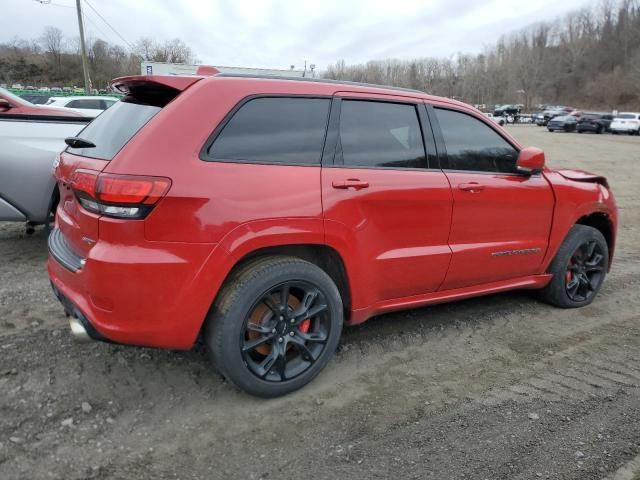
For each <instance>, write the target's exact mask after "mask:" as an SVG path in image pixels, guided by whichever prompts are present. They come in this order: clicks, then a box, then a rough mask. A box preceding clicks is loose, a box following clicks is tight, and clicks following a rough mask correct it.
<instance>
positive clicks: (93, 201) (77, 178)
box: [71, 170, 171, 219]
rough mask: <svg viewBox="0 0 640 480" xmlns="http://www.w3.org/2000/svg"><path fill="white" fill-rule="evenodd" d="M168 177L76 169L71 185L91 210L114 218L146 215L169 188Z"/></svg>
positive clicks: (77, 195)
mask: <svg viewBox="0 0 640 480" xmlns="http://www.w3.org/2000/svg"><path fill="white" fill-rule="evenodd" d="M170 186H171V180H170V179H168V178H164V177H145V176H137V175H116V174H111V173H99V172H96V171H92V170H76V171H75V172H74V174H73V177H72V178H71V188H72V189H73V191H74V192H75V194H76V197H77V198H78V201H79V202H80V204H81V205H82V206H83V207H84V208H85V209H86V210H89V211H90V212H94V213H98V214H100V215H105V216H108V217H114V218H136V219H139V218H144V217H146V216H147V215H148V214H149V212H151V210H152V209H153V207H154V206H155V205H156V203H158V201H159V200H160V199H161V198H162V197H163V196H164V195H165V194H166V193H167V192H168V191H169V187H170Z"/></svg>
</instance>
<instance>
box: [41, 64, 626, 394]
mask: <svg viewBox="0 0 640 480" xmlns="http://www.w3.org/2000/svg"><path fill="white" fill-rule="evenodd" d="M113 84H114V86H115V87H116V88H117V89H119V90H120V91H121V92H123V93H124V94H125V95H126V96H125V98H124V99H123V100H122V101H121V102H119V103H117V104H116V105H114V106H113V107H112V108H110V109H109V110H107V111H106V112H104V113H103V114H102V115H100V116H99V117H98V118H97V119H96V120H94V121H93V122H92V123H91V124H89V125H88V126H87V127H86V128H85V129H84V130H83V131H82V132H81V133H80V134H79V135H78V137H74V138H69V139H67V144H68V145H69V147H68V148H67V150H66V151H65V152H63V153H61V155H60V158H59V163H58V165H57V167H56V177H57V180H58V182H59V187H60V192H61V199H60V204H59V207H58V211H57V218H56V229H55V230H54V231H53V232H52V234H51V235H50V239H49V251H50V256H49V263H48V268H49V274H50V277H51V282H52V285H53V289H54V292H55V293H56V295H57V297H58V298H59V299H60V301H61V302H62V304H63V305H64V308H65V310H66V312H67V313H68V314H69V315H70V317H71V329H72V331H73V333H74V334H75V335H76V336H78V337H84V338H91V339H95V340H104V341H109V342H114V343H121V344H134V345H145V346H154V347H162V348H172V349H188V348H190V347H191V346H192V345H193V344H194V342H195V341H196V339H197V338H198V337H199V336H200V335H202V338H203V339H204V341H205V343H206V345H207V346H208V348H209V350H210V352H211V356H212V359H213V362H214V364H215V366H216V367H217V369H218V370H219V371H220V372H221V373H222V374H223V375H224V376H225V377H226V378H227V379H228V380H230V381H231V382H232V383H233V384H235V385H236V386H238V387H240V388H241V389H243V390H245V391H247V392H250V393H251V394H254V395H259V396H265V397H271V396H277V395H282V394H285V393H288V392H291V391H293V390H295V389H297V388H300V387H301V386H303V385H305V384H306V383H308V382H309V381H310V380H311V379H312V378H314V377H315V376H316V375H317V374H318V372H320V370H322V368H323V367H324V366H325V365H326V364H327V362H328V361H329V359H330V358H331V356H332V355H333V353H334V351H335V349H336V346H337V345H338V341H339V338H340V334H341V330H342V328H343V323H345V324H347V325H354V324H358V323H361V322H363V321H365V320H366V319H368V318H370V317H372V316H374V315H377V314H380V313H383V312H389V311H394V310H400V309H406V308H414V307H419V306H423V305H428V304H433V303H439V302H445V301H451V300H457V299H462V298H467V297H472V296H477V295H484V294H489V293H494V292H501V291H505V290H511V289H523V288H524V289H539V290H540V291H541V295H542V298H543V299H545V300H546V301H548V302H550V303H552V304H554V305H557V306H560V307H580V306H583V305H587V304H589V303H590V302H591V301H592V300H593V298H594V296H595V295H596V293H597V292H598V290H599V289H600V287H601V285H602V282H603V280H604V277H605V274H606V272H607V271H608V269H609V268H610V265H611V259H612V256H613V249H614V242H615V234H616V222H617V220H616V219H617V213H616V207H615V203H614V199H613V195H612V194H611V191H610V190H609V186H608V185H607V182H606V180H605V179H604V178H603V177H600V176H596V175H591V174H588V173H586V172H581V171H574V170H557V171H554V170H551V169H549V168H547V167H545V165H544V162H545V160H544V154H543V153H542V152H541V151H540V150H538V149H535V148H522V147H521V146H520V144H519V143H518V142H517V141H516V140H515V139H514V138H512V137H511V136H509V135H508V134H507V133H506V132H505V131H504V130H503V129H502V128H500V127H499V126H497V125H495V124H494V123H493V122H491V121H490V120H489V119H487V118H485V116H484V115H482V113H480V112H479V111H477V110H475V109H473V108H471V107H470V106H468V105H466V104H464V103H461V102H457V101H453V100H449V99H446V98H439V97H433V96H429V95H426V94H424V93H421V92H418V91H412V90H406V89H397V88H386V87H376V86H371V85H362V84H353V83H346V82H332V81H324V80H322V81H318V80H315V81H311V80H300V79H299V80H293V79H285V78H260V77H248V76H231V75H215V76H210V77H201V76H191V77H180V76H173V77H168V76H167V77H163V76H132V77H124V78H120V79H116V80H114V82H113Z"/></svg>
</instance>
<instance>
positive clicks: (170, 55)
mask: <svg viewBox="0 0 640 480" xmlns="http://www.w3.org/2000/svg"><path fill="white" fill-rule="evenodd" d="M86 43H87V56H88V59H89V76H90V78H91V82H92V85H93V87H94V88H105V87H106V86H107V85H108V83H109V81H110V80H111V79H113V78H116V77H120V76H123V75H134V74H138V73H140V62H141V61H143V60H150V61H156V62H174V63H189V62H193V61H194V55H193V52H192V51H191V49H190V48H189V47H188V46H187V45H186V44H185V43H184V42H183V41H182V40H180V39H174V40H169V41H166V42H157V41H155V40H153V39H151V38H141V39H140V40H138V42H136V43H135V44H134V46H133V47H134V48H133V51H131V50H127V49H125V48H124V47H122V46H120V45H115V44H111V43H109V42H106V41H104V40H102V39H99V38H98V39H91V38H89V39H87V42H86ZM0 83H6V84H7V85H11V84H12V83H21V84H22V85H24V86H26V85H33V86H36V87H38V86H41V85H46V86H74V85H78V86H83V85H84V80H83V76H82V62H81V59H80V41H79V38H78V37H72V38H68V37H65V36H64V34H63V32H62V31H61V30H60V29H59V28H56V27H46V28H45V29H44V31H43V32H42V35H41V36H40V37H38V38H35V39H30V40H25V39H20V38H14V39H12V40H11V41H9V42H7V43H0Z"/></svg>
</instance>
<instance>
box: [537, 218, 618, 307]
mask: <svg viewBox="0 0 640 480" xmlns="http://www.w3.org/2000/svg"><path fill="white" fill-rule="evenodd" d="M608 268H609V246H608V244H607V240H606V239H605V238H604V236H603V234H602V232H600V231H599V230H597V229H595V228H593V227H590V226H587V225H574V226H573V227H571V230H569V233H568V234H567V236H566V238H565V239H564V241H563V242H562V245H560V248H559V249H558V251H557V253H556V255H555V257H554V259H553V261H552V262H551V265H549V268H548V270H547V272H548V273H550V274H551V276H552V277H551V281H550V282H549V283H548V284H547V285H546V286H545V287H544V288H543V289H542V290H541V291H540V296H541V298H542V300H544V301H545V302H547V303H550V304H551V305H555V306H556V307H561V308H576V307H583V306H585V305H589V304H590V303H591V302H592V301H593V299H594V298H595V297H596V294H597V293H598V291H599V290H600V287H602V284H603V282H604V279H605V276H606V274H607V270H608Z"/></svg>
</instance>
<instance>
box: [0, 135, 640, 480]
mask: <svg viewBox="0 0 640 480" xmlns="http://www.w3.org/2000/svg"><path fill="white" fill-rule="evenodd" d="M510 128H511V131H512V132H514V134H515V135H516V136H517V137H519V138H520V139H521V140H522V141H523V142H524V143H526V144H529V145H536V146H540V147H543V148H544V149H545V150H546V151H547V158H548V159H549V162H550V164H551V165H552V166H574V167H580V168H584V169H587V170H592V171H595V172H599V173H603V174H605V175H607V176H608V178H609V180H610V182H611V184H612V186H613V189H614V191H615V193H616V196H617V199H618V203H619V206H620V216H621V230H620V232H619V233H620V236H619V241H618V248H617V252H616V259H615V264H614V268H613V271H612V272H611V275H610V276H609V277H608V279H607V281H606V282H605V286H604V288H603V291H602V293H601V294H600V296H599V297H598V298H597V299H596V301H595V302H594V303H593V305H591V306H589V307H586V308H583V309H580V310H571V311H563V310H558V309H555V308H552V307H549V306H547V305H544V304H542V303H540V302H538V301H537V300H535V298H534V297H533V296H532V295H531V294H529V293H526V292H514V293H508V294H502V295H497V296H491V297H485V298H480V299H474V300H468V301H464V302H460V303H455V304H449V305H441V306H436V307H431V308H424V309H420V310H413V311H409V312H405V313H398V314H393V315H386V316H383V317H379V318H376V319H373V320H371V321H369V322H368V323H366V324H364V325H362V326H359V327H356V328H352V329H348V330H346V331H345V332H344V335H343V340H342V343H341V347H340V352H339V354H338V355H337V358H336V359H335V360H334V361H332V362H331V363H330V365H329V366H328V368H327V369H326V370H325V371H324V372H323V373H322V374H321V375H320V376H319V377H318V378H317V379H316V380H315V381H314V382H313V383H312V384H311V385H310V386H308V387H307V388H305V389H303V390H302V391H300V392H298V393H295V394H293V395H290V396H288V397H286V398H281V399H277V400H271V401H265V400H258V399H254V398H251V397H248V396H247V395H244V394H242V393H239V392H238V391H236V390H234V389H233V388H231V387H230V386H229V385H227V384H225V383H224V382H223V381H222V380H221V378H220V377H219V376H217V375H216V374H214V373H212V372H211V370H210V368H209V363H208V360H207V358H206V355H205V353H204V352H203V351H201V350H196V351H192V352H170V351H159V350H151V349H136V348H127V347H120V346H113V345H106V344H99V343H92V344H77V343H74V342H73V341H72V339H71V338H70V336H69V334H68V332H67V326H66V320H65V318H64V317H63V315H62V309H61V307H60V306H59V305H58V304H57V303H56V301H55V299H54V297H53V295H52V294H51V292H50V290H49V286H48V281H47V276H46V272H45V259H46V248H45V239H44V236H43V234H42V232H38V233H37V234H36V235H34V236H32V237H26V236H25V235H24V233H23V228H22V226H20V225H12V224H0V259H1V260H0V261H1V263H0V265H1V266H0V478H1V479H3V480H8V479H40V478H46V479H49V478H59V479H80V478H99V479H107V478H108V479H112V478H117V479H134V478H135V479H147V478H149V479H150V478H154V479H157V478H181V479H195V478H201V479H205V478H206V479H211V478H224V479H236V478H237V479H258V478H264V479H266V478H283V479H286V478H296V479H300V478H314V479H315V478H327V479H334V478H363V479H364V478H366V479H370V478H434V479H463V478H468V479H510V480H511V479H524V478H562V479H574V478H575V479H591V478H594V479H600V478H603V477H605V476H606V475H608V474H611V473H612V472H614V471H615V470H617V469H618V468H620V467H621V466H622V465H623V464H625V463H627V462H629V461H631V460H632V459H633V458H635V457H636V456H638V454H639V452H640V350H639V347H640V321H639V320H640V189H639V187H638V185H639V184H640V138H638V137H626V136H624V137H621V136H612V135H586V134H585V135H577V134H561V133H556V134H550V133H548V132H547V131H546V130H544V129H541V128H536V127H510ZM630 470H631V469H630ZM620 478H623V477H620ZM624 478H629V479H631V478H633V474H630V475H629V476H628V477H624Z"/></svg>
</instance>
